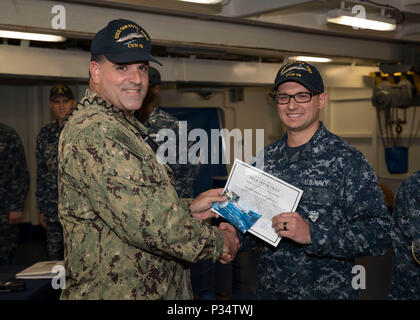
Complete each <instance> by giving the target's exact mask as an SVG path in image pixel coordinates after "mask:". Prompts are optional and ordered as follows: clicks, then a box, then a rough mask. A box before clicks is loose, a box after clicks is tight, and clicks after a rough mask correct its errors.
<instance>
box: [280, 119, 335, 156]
mask: <svg viewBox="0 0 420 320" xmlns="http://www.w3.org/2000/svg"><path fill="white" fill-rule="evenodd" d="M326 132H327V129H326V128H325V126H324V124H323V123H322V121H319V128H318V129H317V130H316V132H315V133H314V135H313V136H312V138H311V139H310V140H309V141H308V142H307V143H306V144H305V148H303V150H301V151H300V152H298V153H297V154H295V155H294V156H293V157H292V158H291V159H289V156H288V155H287V152H286V146H287V137H288V135H287V132H286V134H284V136H283V137H282V138H281V146H280V151H281V152H282V157H283V158H286V159H287V161H289V162H297V161H298V160H299V159H308V158H312V157H313V156H314V154H315V152H316V148H315V147H316V146H319V145H320V144H321V143H322V141H323V140H324V137H325V134H326Z"/></svg>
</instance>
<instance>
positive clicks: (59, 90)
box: [50, 84, 74, 101]
mask: <svg viewBox="0 0 420 320" xmlns="http://www.w3.org/2000/svg"><path fill="white" fill-rule="evenodd" d="M61 96H63V97H66V98H68V99H70V100H74V95H73V92H72V91H71V89H70V88H69V87H68V86H66V85H64V84H58V85H56V86H54V87H52V88H51V89H50V101H52V100H54V99H55V98H57V97H61Z"/></svg>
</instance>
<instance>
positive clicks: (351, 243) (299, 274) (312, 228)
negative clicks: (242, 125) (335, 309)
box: [256, 62, 390, 299]
mask: <svg viewBox="0 0 420 320" xmlns="http://www.w3.org/2000/svg"><path fill="white" fill-rule="evenodd" d="M273 90H274V91H275V92H274V101H275V103H276V105H277V111H278V114H279V116H280V119H281V121H282V123H283V124H284V125H285V127H286V129H287V132H286V134H285V135H284V136H283V137H282V138H281V139H279V140H278V141H276V142H274V143H273V144H271V145H269V146H267V147H266V148H265V149H264V152H263V153H261V154H260V156H259V157H263V160H264V162H262V161H261V160H262V158H257V159H256V160H257V161H256V164H257V165H258V163H263V170H264V171H266V172H268V173H270V174H272V175H274V176H276V177H278V178H280V179H283V180H284V181H286V182H289V183H291V184H293V185H295V186H296V187H298V188H300V189H302V190H303V195H302V198H301V200H300V203H299V206H298V208H297V212H286V213H281V214H279V215H277V216H275V217H274V218H273V220H272V224H273V228H274V229H275V231H276V233H277V234H278V235H279V236H280V237H282V240H281V242H280V243H279V245H278V247H277V248H273V247H269V246H266V247H265V248H264V250H263V252H262V255H261V259H260V263H259V274H258V279H257V289H256V294H257V298H259V299H357V298H358V297H359V294H358V291H357V290H356V289H357V288H353V286H352V278H353V276H354V274H352V267H353V262H354V258H356V257H358V256H364V255H382V254H384V253H385V252H386V250H387V249H388V248H389V247H390V237H389V227H390V217H389V213H388V211H387V208H386V206H385V204H384V201H383V193H382V191H381V189H380V187H379V185H378V181H377V178H376V176H375V173H374V171H373V170H372V168H371V167H370V165H369V163H368V162H367V160H366V159H365V158H364V157H363V155H362V154H361V153H360V152H359V151H358V150H356V149H355V148H354V147H353V146H351V145H349V144H348V143H346V142H345V141H343V140H342V139H341V138H339V137H338V136H336V135H334V134H332V133H331V132H329V131H328V130H327V129H326V128H325V126H324V125H323V124H322V122H320V121H319V112H320V110H321V109H322V108H323V107H324V106H325V104H326V101H327V94H326V93H325V92H324V85H323V82H322V78H321V75H320V74H319V72H318V70H317V69H316V68H315V67H314V66H312V65H309V64H307V63H304V62H294V63H289V64H286V65H285V66H283V67H282V68H281V69H280V70H279V72H278V74H277V76H276V79H275V85H274V88H273ZM367 276H369V275H367Z"/></svg>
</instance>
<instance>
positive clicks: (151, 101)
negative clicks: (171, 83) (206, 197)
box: [134, 66, 198, 198]
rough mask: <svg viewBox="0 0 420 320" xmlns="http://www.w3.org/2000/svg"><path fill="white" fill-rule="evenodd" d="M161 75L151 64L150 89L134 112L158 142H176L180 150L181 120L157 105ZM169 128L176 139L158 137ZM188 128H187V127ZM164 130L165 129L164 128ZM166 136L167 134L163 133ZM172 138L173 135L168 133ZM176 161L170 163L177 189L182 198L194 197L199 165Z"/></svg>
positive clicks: (177, 148)
mask: <svg viewBox="0 0 420 320" xmlns="http://www.w3.org/2000/svg"><path fill="white" fill-rule="evenodd" d="M160 82H161V76H160V73H159V71H158V70H157V69H156V68H154V67H152V66H149V89H148V90H147V94H146V97H145V98H144V101H143V105H142V107H141V108H140V109H139V110H137V111H136V112H135V113H134V114H135V116H136V117H137V119H138V120H140V121H141V122H142V123H143V124H144V126H145V127H146V128H147V130H148V134H149V135H150V136H151V137H152V138H153V140H154V141H155V142H156V143H157V144H158V145H162V143H164V142H166V143H174V144H177V147H176V150H179V147H178V146H179V143H178V141H179V122H178V119H177V118H176V117H174V116H173V115H171V114H169V113H168V112H166V111H164V110H162V109H161V108H159V107H158V106H157V105H156V99H157V94H158V93H159V90H160ZM162 129H169V130H171V131H172V132H173V133H174V134H175V137H176V139H175V141H172V142H171V141H170V140H167V141H164V140H160V141H159V139H158V133H159V130H162ZM185 130H187V128H185ZM162 132H164V130H162ZM163 136H165V134H163ZM168 139H171V135H168ZM175 158H176V160H177V161H175V162H174V163H169V165H170V167H171V168H172V170H173V172H174V177H175V190H176V192H177V193H178V197H180V198H192V197H193V196H194V190H193V186H194V178H195V176H196V175H197V172H196V171H197V170H198V166H197V165H192V164H190V163H188V164H180V163H179V161H178V159H179V157H178V156H176V157H175Z"/></svg>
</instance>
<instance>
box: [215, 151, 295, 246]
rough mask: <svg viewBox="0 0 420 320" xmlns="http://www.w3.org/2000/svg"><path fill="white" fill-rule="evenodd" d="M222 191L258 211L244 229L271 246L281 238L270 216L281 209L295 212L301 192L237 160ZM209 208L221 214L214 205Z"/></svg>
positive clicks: (275, 244) (281, 210)
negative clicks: (249, 225) (255, 219)
mask: <svg viewBox="0 0 420 320" xmlns="http://www.w3.org/2000/svg"><path fill="white" fill-rule="evenodd" d="M224 192H225V193H226V192H231V193H233V194H235V195H236V196H238V197H240V198H241V199H243V201H244V202H246V203H247V204H248V205H249V207H250V208H252V211H253V212H257V213H258V214H261V217H260V218H259V219H258V220H257V221H256V222H255V223H254V224H253V225H252V227H251V228H249V230H248V232H250V233H252V234H254V235H255V236H257V237H259V238H261V239H263V240H264V241H266V242H268V243H269V244H271V245H273V246H275V247H276V246H277V245H278V244H279V242H280V240H281V237H279V236H278V235H277V233H276V232H275V231H274V229H273V228H272V226H271V224H272V221H271V219H272V218H273V217H274V216H276V215H278V214H279V213H282V212H292V211H296V209H297V206H298V204H299V201H300V198H301V197H302V193H303V191H302V190H301V189H299V188H296V187H295V186H293V185H291V184H289V183H287V182H285V181H283V180H281V179H279V178H276V177H274V176H273V175H271V174H268V173H266V172H264V171H262V170H260V169H258V168H256V167H253V166H251V165H249V164H247V163H245V162H243V161H240V160H238V159H235V162H234V163H233V166H232V170H231V172H230V174H229V178H228V181H227V182H226V185H225V188H224ZM212 210H213V211H215V212H217V213H219V214H220V215H222V216H223V214H222V213H220V212H219V211H218V210H216V209H215V208H214V207H213V209H212ZM225 218H226V217H225Z"/></svg>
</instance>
